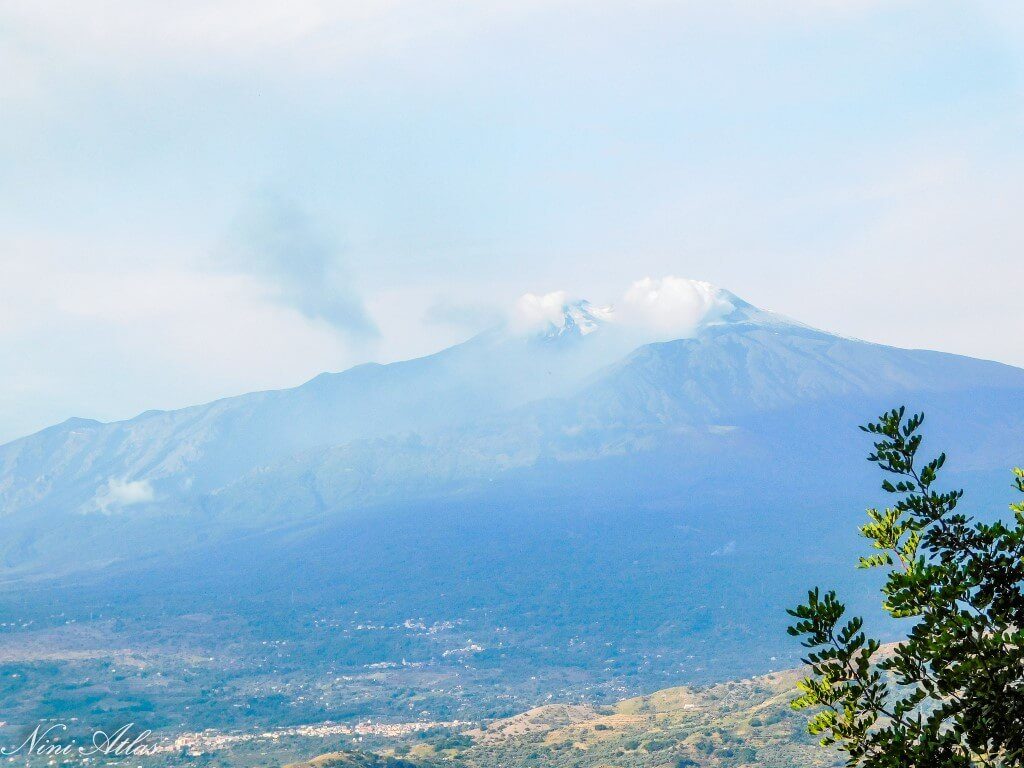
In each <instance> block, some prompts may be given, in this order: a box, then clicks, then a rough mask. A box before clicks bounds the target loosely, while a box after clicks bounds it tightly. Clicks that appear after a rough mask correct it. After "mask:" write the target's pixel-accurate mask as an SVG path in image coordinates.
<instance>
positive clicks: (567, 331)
mask: <svg viewBox="0 0 1024 768" xmlns="http://www.w3.org/2000/svg"><path fill="white" fill-rule="evenodd" d="M614 312H615V310H614V309H613V308H612V307H597V306H594V305H593V304H591V303H590V302H589V301H587V300H585V299H583V300H580V301H573V302H567V303H566V304H563V305H562V316H561V317H560V318H557V319H555V320H549V321H548V325H547V327H546V328H545V329H544V331H543V333H542V336H543V337H544V338H545V339H554V338H559V337H561V336H587V335H589V334H591V333H593V332H594V331H596V330H597V329H598V328H600V327H601V326H602V325H604V324H605V323H607V322H608V321H609V320H612V319H613V317H614Z"/></svg>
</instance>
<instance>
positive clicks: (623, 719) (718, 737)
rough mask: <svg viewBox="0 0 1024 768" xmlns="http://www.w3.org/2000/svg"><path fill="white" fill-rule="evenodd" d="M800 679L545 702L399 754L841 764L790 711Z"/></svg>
mask: <svg viewBox="0 0 1024 768" xmlns="http://www.w3.org/2000/svg"><path fill="white" fill-rule="evenodd" d="M799 677H800V673H799V672H798V671H795V670H790V671H786V672H780V673H775V674H770V675H764V676H761V677H756V678H753V679H748V680H742V681H739V682H730V683H724V684H721V685H715V686H711V687H709V688H706V689H698V690H694V689H689V688H668V689H665V690H662V691H658V692H656V693H653V694H651V695H649V696H641V697H637V698H632V699H626V700H624V701H620V702H618V703H617V704H614V705H610V706H605V707H596V706H585V705H567V704H549V705H546V706H542V707H538V708H536V709H532V710H530V711H528V712H524V713H522V714H519V715H515V716H513V717H508V718H504V719H501V720H497V721H492V722H490V723H488V724H487V725H486V727H484V728H481V729H476V730H471V731H468V732H467V733H466V734H465V735H466V736H468V737H470V739H471V740H472V741H471V743H467V744H466V745H464V746H457V747H450V746H447V745H446V744H445V741H444V740H443V739H434V740H429V739H428V740H427V741H424V742H419V743H412V744H406V745H404V746H403V747H401V748H400V749H399V750H398V752H400V753H401V754H402V756H404V757H405V758H406V759H409V760H412V761H417V763H418V761H426V762H435V761H436V762H444V763H445V764H447V765H455V766H463V767H465V768H531V767H533V766H544V768H682V767H683V766H694V767H696V766H701V767H707V768H712V767H714V768H740V767H741V766H743V767H745V768H754V766H759V767H760V768H832V767H834V766H840V765H843V761H842V759H841V758H840V756H839V753H837V752H835V751H830V750H825V749H822V748H821V747H820V746H819V745H818V744H817V742H816V741H815V740H814V739H812V738H811V737H809V736H808V735H807V733H806V730H805V725H806V720H807V716H806V715H805V714H801V713H794V712H793V711H792V710H791V709H790V707H789V702H790V700H791V699H792V697H793V690H794V687H795V684H796V680H797V679H798V678H799ZM447 740H448V741H449V742H450V741H451V739H450V737H448V738H447ZM386 754H388V755H394V754H395V750H394V749H390V750H387V752H386ZM341 759H342V756H341V755H338V754H337V753H335V754H333V755H324V756H321V757H319V758H315V759H313V760H310V761H308V762H304V763H296V764H293V765H292V766H290V768H334V766H347V765H349V764H348V763H345V762H336V761H340V760H341ZM360 765H361V764H360Z"/></svg>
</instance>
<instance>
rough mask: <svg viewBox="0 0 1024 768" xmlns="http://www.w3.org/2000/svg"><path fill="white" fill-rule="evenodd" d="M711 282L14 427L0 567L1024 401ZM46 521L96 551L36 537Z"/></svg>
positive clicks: (988, 382)
mask: <svg viewBox="0 0 1024 768" xmlns="http://www.w3.org/2000/svg"><path fill="white" fill-rule="evenodd" d="M721 294H722V296H723V299H722V301H727V302H728V306H729V307H730V308H731V311H729V312H728V313H726V314H724V315H722V316H717V317H714V318H712V319H710V320H709V321H707V322H705V323H704V324H703V325H702V326H701V327H699V328H698V329H697V330H696V331H695V332H694V333H693V334H692V335H691V336H690V337H688V338H682V339H678V340H673V341H667V342H658V343H647V344H641V345H640V346H638V347H636V348H635V349H631V347H632V344H633V341H634V339H633V337H631V336H630V335H629V333H626V332H622V331H621V330H620V329H617V328H615V327H614V324H613V323H610V322H609V320H610V318H611V317H612V316H613V315H612V313H611V312H610V311H609V310H597V309H595V308H593V307H591V306H590V305H588V304H586V303H585V302H582V303H578V304H572V305H566V306H565V307H563V309H562V311H563V320H562V322H561V323H559V324H557V325H556V324H555V323H552V322H550V321H548V323H547V325H546V326H545V327H544V328H542V329H541V331H540V332H539V333H538V334H537V335H535V336H527V337H524V336H520V335H515V334H510V333H508V332H506V331H501V330H496V331H493V332H490V333H488V334H483V335H481V336H479V337H477V338H475V339H473V340H471V341H469V342H467V343H465V344H462V345H459V346H457V347H453V348H451V349H448V350H445V351H443V352H440V353H437V354H435V355H432V356H429V357H426V358H422V359H418V360H412V361H408V362H402V363H394V364H391V365H364V366H358V367H356V368H353V369H351V370H349V371H345V372H343V373H339V374H324V375H321V376H318V377H317V378H315V379H313V380H311V381H310V382H307V383H306V384H304V385H302V386H300V387H297V388H295V389H291V390H281V391H274V392H259V393H254V394H250V395H243V396H239V397H235V398H229V399H226V400H221V401H217V402H214V403H211V404H208V405H204V406H195V407H192V408H186V409H183V410H179V411H170V412H147V413H144V414H142V415H140V416H138V417H137V418H135V419H131V420H128V421H124V422H117V423H113V424H100V423H98V422H93V421H86V420H80V419H73V420H70V421H68V422H65V423H64V424H61V425H58V426H55V427H51V428H49V429H47V430H44V431H43V432H40V433H38V434H37V435H33V436H30V437H27V438H23V439H21V440H17V441H14V442H13V443H10V444H8V445H6V446H2V447H0V508H2V514H0V530H2V531H3V532H4V533H5V534H6V536H5V541H6V542H7V546H6V548H5V551H4V553H3V556H4V562H5V564H6V565H7V566H8V577H9V578H10V577H12V576H14V577H16V576H17V574H18V573H31V572H33V571H48V570H52V569H53V568H54V567H55V565H56V563H58V562H59V563H60V566H61V568H63V569H68V570H74V569H75V568H78V567H93V566H96V565H100V564H103V563H109V562H114V561H121V560H124V559H125V557H132V556H136V557H141V556H148V555H152V554H157V553H159V552H160V551H161V550H162V549H179V550H180V549H182V548H185V549H187V548H188V547H191V546H193V545H195V544H197V543H199V542H202V541H205V540H208V539H211V538H212V539H217V538H218V537H224V536H231V535H235V534H236V533H237V532H238V531H253V532H258V531H260V530H272V529H277V528H281V527H289V526H293V525H295V524H297V523H303V522H304V521H311V520H316V519H320V518H322V517H323V516H324V515H328V516H331V515H337V514H341V513H344V512H345V511H346V510H354V509H358V508H360V507H363V506H367V505H373V504H381V503H403V502H411V501H415V500H416V499H417V498H430V497H435V496H443V495H444V494H451V493H466V492H473V491H474V490H475V489H479V488H481V487H484V486H485V485H486V484H487V483H491V482H493V481H494V480H495V478H496V477H498V476H500V475H502V474H503V473H507V472H509V471H520V472H522V471H529V470H530V468H531V467H536V466H539V465H543V464H544V463H545V462H556V463H564V462H588V461H596V460H608V459H609V458H614V457H616V456H620V457H622V456H628V455H631V454H637V453H644V452H650V451H662V452H669V453H671V454H673V455H678V456H679V458H680V461H683V462H686V461H691V462H692V461H697V462H698V463H699V462H700V461H702V460H703V461H707V462H711V463H716V462H718V463H720V462H723V461H724V462H726V463H728V462H729V461H731V460H733V459H735V458H737V457H738V456H739V455H741V454H742V453H743V451H744V450H746V451H748V452H749V451H750V450H754V451H755V453H757V451H758V450H759V449H757V448H756V447H757V446H761V447H762V448H761V449H760V450H762V451H763V446H764V445H765V444H766V443H774V444H776V445H779V446H787V447H788V448H790V449H794V448H796V446H797V442H796V438H797V435H803V437H802V438H801V439H806V436H807V435H809V434H812V433H813V432H814V430H816V429H817V430H825V434H828V432H829V431H830V430H831V429H832V427H831V426H830V425H840V424H841V425H849V424H854V423H858V422H860V421H863V420H864V419H865V418H868V417H869V416H871V415H873V413H874V411H875V410H877V409H880V408H884V407H887V406H889V405H891V404H895V403H897V402H909V403H911V404H912V405H914V404H916V403H921V404H924V403H933V404H934V405H935V407H936V408H938V409H940V414H939V416H940V418H941V416H942V415H943V414H944V413H951V412H954V411H960V412H962V413H971V408H970V405H971V404H972V403H977V404H978V405H979V407H981V406H983V405H984V402H985V401H986V398H989V399H994V400H993V407H994V408H995V409H996V410H998V409H1001V408H1002V407H1003V406H1002V405H1001V404H1002V403H1003V401H1009V402H1012V401H1013V400H1014V399H1015V398H1019V397H1020V396H1021V394H1022V393H1024V371H1022V370H1020V369H1016V368H1012V367H1009V366H1004V365H1000V364H998V363H991V362H985V361H978V360H972V359H969V358H964V357H958V356H954V355H946V354H942V353H936V352H924V351H914V350H901V349H895V348H891V347H884V346H880V345H875V344H870V343H866V342H861V341H857V340H852V339H846V338H842V337H839V336H835V335H832V334H828V333H824V332H821V331H816V330H814V329H811V328H808V327H806V326H803V325H800V324H799V323H795V322H792V321H789V320H786V319H785V318H780V317H778V316H775V315H771V314H770V313H765V312H762V311H761V310H758V309H756V308H755V307H752V306H751V305H749V304H747V303H745V302H743V301H742V300H740V299H738V298H737V297H735V296H732V295H731V294H728V293H726V292H721ZM1013 418H1016V417H1015V416H1014V415H1013V414H1012V413H1011V414H1008V415H1007V420H1004V421H1000V416H999V414H998V413H995V412H987V411H985V409H984V408H982V409H981V410H980V411H978V413H977V414H976V418H974V422H975V423H974V425H973V428H972V429H969V430H967V434H966V435H965V437H966V439H968V440H969V441H973V442H974V443H975V444H976V445H975V450H974V451H973V453H974V459H975V461H976V463H978V464H979V465H980V466H988V467H989V468H994V467H995V466H998V465H997V464H996V463H995V462H996V460H997V459H998V460H999V461H1003V460H1005V461H1011V460H1012V459H1013V456H1012V452H1013V450H1016V449H1017V448H1019V447H1020V440H1017V439H1015V438H1014V437H1013V423H1012V420H1013ZM1008 431H1009V433H1010V434H1007V433H1008ZM997 434H999V435H1001V436H1003V437H1006V438H1007V439H1008V441H1009V442H1008V444H1005V445H1002V444H999V443H998V441H996V440H995V439H994V438H995V436H996V435H997ZM1016 434H1019V432H1018V433H1016ZM1008 454H1010V455H1008ZM982 456H984V458H980V457H982ZM556 485H557V482H556ZM557 491H558V489H557V488H556V489H555V492H557ZM55 526H60V527H62V528H64V529H65V533H67V532H68V531H71V532H73V533H74V534H75V536H74V538H73V539H72V540H73V541H74V542H75V543H76V546H77V544H80V543H81V542H82V541H83V540H84V541H87V542H90V547H89V548H88V550H87V551H86V552H83V551H82V550H81V547H78V548H77V549H76V550H72V549H71V548H69V547H68V546H67V542H68V541H69V538H68V537H67V536H64V537H63V539H62V540H60V541H50V540H49V539H48V538H47V536H46V535H45V529H47V528H53V527H55ZM111 531H117V539H116V541H115V542H114V543H116V547H111V546H109V545H108V543H109V542H110V540H111V536H110V533H111ZM126 546H127V547H128V548H129V549H130V550H131V553H129V554H128V555H126V554H125V553H124V551H123V550H124V549H125V547H126ZM47 551H48V552H49V555H47V554H46V552H47Z"/></svg>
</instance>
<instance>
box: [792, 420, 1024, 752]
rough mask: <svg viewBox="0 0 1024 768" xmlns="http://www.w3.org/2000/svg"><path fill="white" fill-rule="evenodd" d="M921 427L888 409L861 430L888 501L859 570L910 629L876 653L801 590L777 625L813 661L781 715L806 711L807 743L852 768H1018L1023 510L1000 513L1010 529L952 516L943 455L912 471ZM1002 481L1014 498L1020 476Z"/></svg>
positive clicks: (829, 602) (1023, 473) (840, 612)
mask: <svg viewBox="0 0 1024 768" xmlns="http://www.w3.org/2000/svg"><path fill="white" fill-rule="evenodd" d="M923 420H924V414H919V415H916V416H910V417H906V414H905V410H904V409H903V408H900V409H899V410H894V411H891V412H889V413H886V414H884V415H882V416H881V417H879V419H878V421H877V422H876V423H873V424H868V425H867V426H866V427H861V429H863V430H864V431H866V432H868V433H870V434H871V435H873V436H874V438H875V440H876V442H875V444H874V452H873V453H872V454H871V455H870V456H869V457H868V459H869V460H870V461H872V462H875V463H876V464H878V466H879V467H880V468H881V469H882V470H883V472H884V473H885V474H886V477H885V479H884V480H883V482H882V488H883V489H884V490H885V491H887V492H888V493H890V494H893V495H894V496H895V497H896V501H895V503H894V504H893V506H891V507H889V508H887V509H886V510H885V511H884V512H879V511H878V510H876V509H870V510H868V518H869V520H868V523H867V524H865V525H864V526H862V527H861V529H860V530H861V533H862V534H863V535H864V536H865V537H866V538H867V539H869V540H870V541H871V543H872V544H873V546H874V550H875V552H874V553H873V554H871V555H870V556H868V557H863V558H861V560H860V567H861V568H886V569H888V571H889V572H888V576H887V579H886V581H885V586H884V587H883V590H882V591H883V595H884V599H883V606H884V608H885V610H886V611H888V613H889V614H891V615H892V616H893V617H895V618H897V619H902V620H906V621H907V622H909V623H910V626H909V632H908V633H907V637H906V639H905V640H903V641H901V642H899V643H898V644H896V645H895V646H894V647H892V648H883V647H882V646H881V645H880V643H879V642H878V641H877V640H874V639H869V638H868V637H867V636H866V634H865V632H864V631H863V626H864V622H863V619H861V618H859V617H855V618H851V619H848V620H845V619H844V613H845V607H844V606H843V604H842V603H841V602H839V601H838V599H837V598H836V594H835V592H827V593H825V594H824V595H822V594H821V592H820V591H819V590H818V589H814V590H812V591H811V592H809V593H808V599H807V603H806V604H804V605H800V606H798V607H797V608H795V609H792V610H790V611H789V614H790V615H791V616H793V617H795V618H796V622H795V623H794V625H793V626H792V627H790V628H789V633H790V634H791V635H794V636H797V637H800V638H802V642H803V645H804V646H805V647H807V648H810V649H811V651H810V652H809V653H808V655H807V658H806V659H805V663H807V664H808V665H809V666H810V669H811V676H810V677H807V678H806V679H804V680H803V681H801V682H800V684H799V689H800V695H799V697H798V698H796V699H795V700H794V701H793V707H794V708H795V709H809V708H810V709H817V710H818V711H817V712H816V714H815V715H814V716H813V717H812V719H811V721H810V723H809V726H808V728H809V730H810V732H811V733H812V734H815V735H821V736H822V741H821V743H822V744H823V745H824V746H830V745H835V746H836V747H838V748H839V749H841V750H843V751H845V752H846V753H847V754H848V758H849V759H848V761H847V763H848V765H851V766H864V767H865V768H910V767H913V768H946V767H947V766H949V767H956V768H959V767H961V766H992V767H993V768H995V767H996V766H999V767H1000V768H1005V767H1006V766H1021V765H1024V596H1022V591H1021V587H1022V585H1024V503H1015V504H1011V505H1010V509H1011V511H1012V512H1013V517H1014V520H1013V522H1012V523H1006V522H993V523H986V522H981V521H977V520H974V519H973V518H971V517H968V516H967V515H965V514H963V513H961V512H958V511H957V505H958V503H959V502H960V499H961V497H962V496H963V492H962V491H957V490H954V491H939V490H936V481H937V478H938V474H939V471H940V470H941V469H942V466H943V464H944V463H945V460H946V457H945V454H942V455H939V456H938V457H937V458H935V459H932V460H930V461H927V462H922V461H920V460H919V459H918V456H917V453H918V449H919V448H920V446H921V435H920V434H919V429H920V427H921V424H922V422H923ZM1014 475H1015V477H1016V486H1017V489H1018V490H1019V491H1021V492H1024V470H1021V469H1015V470H1014Z"/></svg>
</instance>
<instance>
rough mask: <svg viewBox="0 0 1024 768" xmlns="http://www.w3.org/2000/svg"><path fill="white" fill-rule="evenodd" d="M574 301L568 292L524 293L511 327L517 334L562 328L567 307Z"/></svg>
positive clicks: (514, 309)
mask: <svg viewBox="0 0 1024 768" xmlns="http://www.w3.org/2000/svg"><path fill="white" fill-rule="evenodd" d="M572 300H573V299H572V298H571V297H570V296H569V293H568V292H567V291H552V292H551V293H544V294H537V293H524V294H523V295H522V296H520V297H519V299H518V301H516V305H515V307H514V308H513V311H512V318H511V322H510V323H509V325H510V326H511V328H512V330H513V331H516V332H517V333H531V332H534V331H542V330H544V329H545V328H547V327H548V326H549V325H554V326H556V327H557V326H561V325H562V320H563V318H564V315H565V305H566V304H568V303H569V302H571V301H572Z"/></svg>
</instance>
